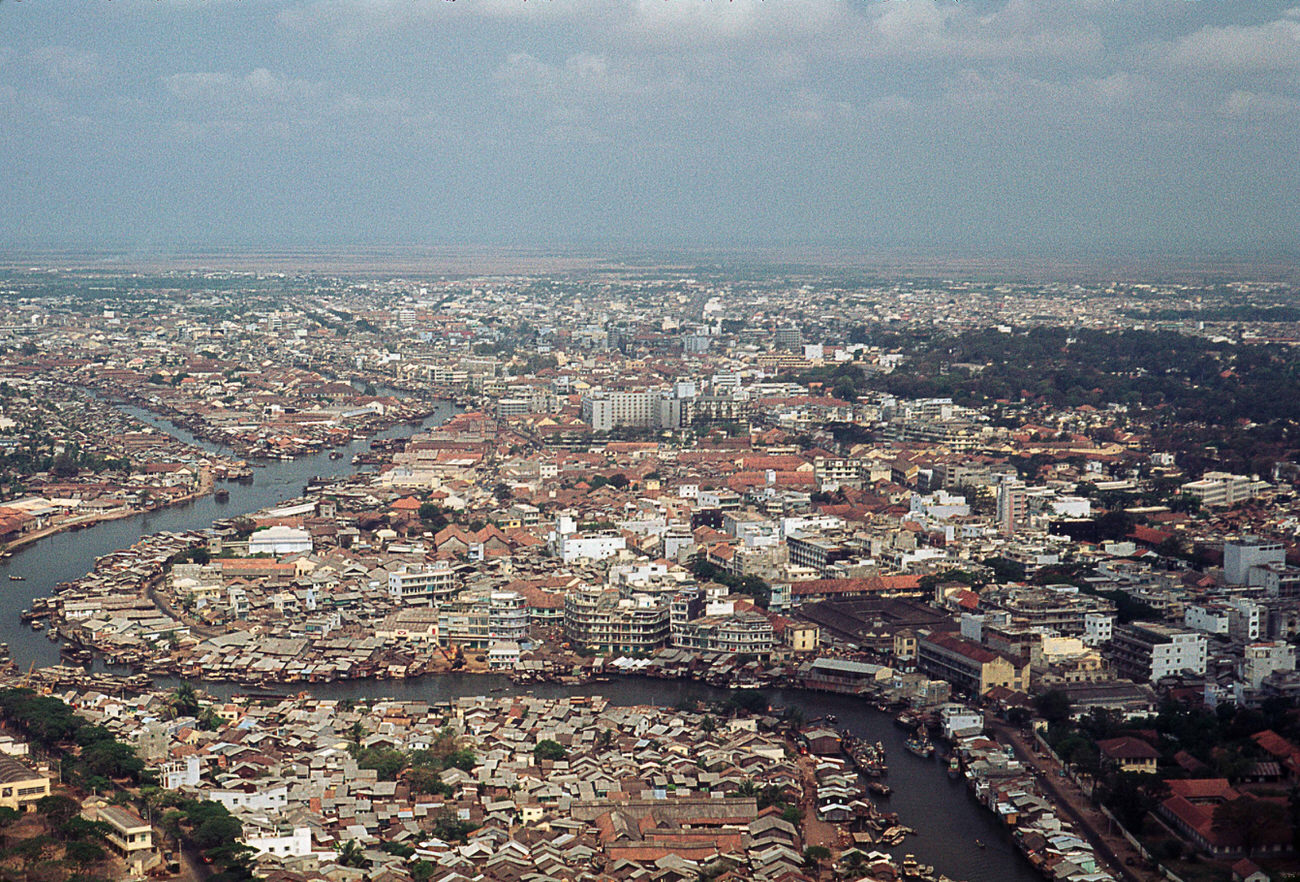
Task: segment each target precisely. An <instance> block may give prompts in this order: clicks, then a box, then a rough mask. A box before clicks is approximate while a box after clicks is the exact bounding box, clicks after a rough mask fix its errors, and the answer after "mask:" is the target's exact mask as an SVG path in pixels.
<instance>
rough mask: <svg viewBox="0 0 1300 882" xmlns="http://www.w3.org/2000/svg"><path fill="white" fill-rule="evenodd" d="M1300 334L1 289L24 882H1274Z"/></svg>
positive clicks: (960, 282) (377, 285) (949, 285)
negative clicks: (135, 881)
mask: <svg viewBox="0 0 1300 882" xmlns="http://www.w3.org/2000/svg"><path fill="white" fill-rule="evenodd" d="M1294 296H1295V289H1294V287H1293V286H1292V285H1291V284H1290V283H1288V282H1258V281H1237V280H1234V279H1231V278H1224V279H1220V280H1214V281H1204V280H1200V281H1188V280H1187V279H1178V280H1175V281H1161V280H1159V279H1153V280H1149V281H1148V280H1139V281H1131V280H1130V281H1114V280H1111V281H1104V282H1102V281H1080V282H1074V281H1071V282H1068V283H1066V282H1061V283H1043V282H1038V281H1026V280H1019V281H1004V280H999V279H997V278H994V277H991V276H990V277H988V278H986V277H985V274H972V275H971V277H970V278H967V279H963V278H960V277H952V278H949V277H934V278H929V277H924V276H921V275H918V274H915V273H911V274H900V275H899V276H898V277H890V276H888V275H885V274H877V273H874V272H867V271H863V270H853V271H847V270H843V271H841V270H829V269H815V268H790V267H786V268H780V269H777V268H770V267H763V266H759V265H755V266H752V267H747V266H735V267H731V266H724V265H706V266H697V265H693V264H683V265H681V266H663V265H657V266H650V265H645V266H639V265H620V264H614V263H611V264H608V265H605V266H600V267H590V266H588V267H584V268H581V269H573V270H569V271H564V272H551V273H522V272H521V273H516V274H501V273H484V274H481V275H436V274H414V273H411V274H405V275H399V276H394V275H383V276H368V275H362V274H354V275H329V274H293V273H282V272H276V271H251V270H250V271H199V270H187V271H181V270H170V271H168V270H156V271H151V272H136V273H116V272H102V271H97V270H82V269H69V268H62V269H56V268H46V269H36V268H29V269H23V270H17V269H14V270H9V271H6V272H5V273H4V275H3V277H2V278H0V302H3V304H4V315H5V319H4V321H3V324H2V325H0V543H2V544H0V573H3V574H4V575H5V576H7V579H6V582H5V585H6V588H7V589H8V590H9V591H10V593H11V596H12V597H14V598H27V599H26V600H21V601H19V600H14V601H12V602H11V604H10V606H9V607H7V610H6V613H5V616H6V618H7V619H8V622H7V624H5V625H4V626H3V627H4V630H5V634H6V635H8V636H7V640H8V642H6V643H5V644H4V646H3V651H4V652H5V653H6V654H7V657H6V659H5V661H4V664H5V666H6V673H5V675H4V676H5V685H4V689H3V691H0V716H2V717H3V720H4V726H5V734H4V736H3V737H0V747H2V748H3V752H4V753H5V754H7V756H6V757H0V760H3V761H2V762H0V770H3V773H4V774H3V783H4V787H3V789H2V790H0V830H2V831H3V834H4V845H5V847H4V848H3V849H2V850H0V871H3V872H5V873H9V874H23V875H25V877H26V878H31V879H37V878H40V879H50V880H62V879H74V878H75V879H83V880H89V879H109V878H113V879H117V878H135V877H144V876H151V877H156V878H187V879H188V878H193V879H204V878H219V879H224V880H237V879H249V878H263V879H268V880H284V882H290V880H317V879H328V880H338V882H351V880H362V879H370V880H387V882H401V880H419V882H423V880H428V879H433V880H448V882H455V880H462V879H463V880H479V879H482V880H498V879H499V880H508V882H515V880H522V879H534V880H543V879H556V880H566V879H572V880H578V879H595V878H612V879H635V880H640V879H647V880H650V879H653V880H660V879H667V880H670V882H675V880H696V879H708V880H721V879H731V878H742V877H743V878H751V879H762V880H773V882H776V880H809V882H814V880H824V879H830V878H835V879H845V880H894V879H926V880H941V879H952V880H960V879H969V880H972V882H979V880H981V879H1009V878H1017V879H1018V878H1024V879H1029V878H1033V877H1034V876H1035V875H1039V876H1040V877H1041V876H1043V875H1045V876H1046V877H1047V878H1050V879H1054V880H1071V882H1104V880H1121V879H1123V880H1148V879H1155V878H1162V877H1165V876H1168V877H1169V878H1179V879H1185V880H1189V882H1190V880H1198V879H1206V880H1209V879H1229V878H1234V879H1246V880H1249V882H1258V880H1260V879H1265V878H1275V879H1280V878H1285V875H1286V874H1287V873H1291V872H1295V871H1296V870H1297V869H1300V861H1298V860H1297V858H1296V852H1295V848H1296V839H1297V835H1300V823H1298V821H1300V816H1298V814H1300V799H1297V795H1296V794H1297V793H1300V790H1297V788H1296V781H1297V779H1298V777H1300V746H1298V745H1300V718H1298V717H1297V711H1296V697H1297V695H1298V694H1300V673H1297V671H1296V651H1295V647H1296V642H1297V635H1298V633H1300V630H1298V629H1300V539H1298V535H1300V496H1297V493H1296V485H1297V481H1300V468H1297V466H1296V464H1295V452H1296V449H1297V448H1300V437H1297V435H1296V432H1297V429H1296V426H1297V419H1298V418H1300V414H1297V413H1296V408H1297V407H1298V406H1300V405H1297V399H1296V397H1295V395H1294V388H1295V383H1296V377H1297V376H1298V375H1300V355H1297V354H1296V353H1297V350H1296V348H1295V344H1296V342H1297V341H1300V310H1297V308H1296V307H1295V306H1294V305H1293V303H1294ZM304 468H305V469H307V471H305V472H304V471H302V469H304ZM277 476H282V477H277ZM205 506H206V507H205ZM108 530H115V531H116V532H113V533H107V532H105V531H108ZM101 535H102V536H104V537H105V538H104V539H98V538H96V537H98V536H101ZM115 537H122V538H121V540H119V542H118V544H113V539H114V538H115ZM59 543H62V544H59ZM105 543H107V544H105ZM47 549H48V550H47ZM54 549H57V550H54ZM47 638H48V639H47ZM663 696H671V700H665V699H664V697H663ZM947 782H951V786H954V787H957V788H958V790H957V791H956V792H954V793H953V794H951V795H949V796H948V797H940V798H945V799H947V803H927V802H925V800H927V799H934V798H936V797H935V796H934V793H935V792H937V791H935V788H939V789H940V791H942V789H943V788H944V787H945V786H946V784H947ZM918 800H919V801H918ZM958 804H960V805H958ZM940 805H943V806H944V808H942V809H941V808H940ZM947 815H951V817H943V816H947ZM954 819H956V820H954ZM940 824H960V825H963V826H961V827H960V830H961V832H960V833H952V832H945V831H947V829H948V828H942V827H940V826H936V825H940ZM972 831H973V832H972ZM13 878H17V875H14V876H13Z"/></svg>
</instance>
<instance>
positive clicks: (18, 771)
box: [0, 754, 50, 811]
mask: <svg viewBox="0 0 1300 882" xmlns="http://www.w3.org/2000/svg"><path fill="white" fill-rule="evenodd" d="M49 795H50V776H49V775H47V774H46V773H44V772H38V771H36V770H35V769H33V768H32V767H31V766H29V765H27V764H26V763H24V762H20V761H19V760H16V759H14V758H13V757H12V756H9V755H8V754H0V808H10V809H14V810H16V811H27V810H28V809H30V808H31V807H32V806H34V805H35V804H36V802H37V801H38V800H39V799H41V797H44V796H49Z"/></svg>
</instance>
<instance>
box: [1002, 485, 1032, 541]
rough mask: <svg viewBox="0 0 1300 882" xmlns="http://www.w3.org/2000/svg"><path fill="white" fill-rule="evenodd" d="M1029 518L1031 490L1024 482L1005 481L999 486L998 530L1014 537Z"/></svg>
mask: <svg viewBox="0 0 1300 882" xmlns="http://www.w3.org/2000/svg"><path fill="white" fill-rule="evenodd" d="M1028 518H1029V489H1028V488H1027V487H1026V486H1025V485H1024V482H1022V481H1003V482H1002V483H1001V484H999V485H998V530H999V531H1001V533H1002V535H1004V536H1011V535H1014V534H1015V532H1016V530H1018V529H1020V528H1021V527H1023V526H1024V525H1025V523H1026V522H1027V521H1028Z"/></svg>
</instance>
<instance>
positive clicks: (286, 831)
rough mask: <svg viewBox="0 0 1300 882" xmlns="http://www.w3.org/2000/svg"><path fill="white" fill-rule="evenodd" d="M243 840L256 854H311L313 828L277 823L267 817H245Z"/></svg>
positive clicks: (300, 855) (279, 855)
mask: <svg viewBox="0 0 1300 882" xmlns="http://www.w3.org/2000/svg"><path fill="white" fill-rule="evenodd" d="M242 820H243V825H244V833H243V836H242V841H243V843H244V845H247V846H248V847H249V848H251V849H252V850H253V852H254V853H255V854H259V855H260V854H272V855H275V856H276V857H305V856H307V855H309V854H311V851H312V848H311V828H310V827H306V826H301V827H294V826H290V825H288V824H277V823H274V822H272V821H270V820H267V819H253V818H244V819H242Z"/></svg>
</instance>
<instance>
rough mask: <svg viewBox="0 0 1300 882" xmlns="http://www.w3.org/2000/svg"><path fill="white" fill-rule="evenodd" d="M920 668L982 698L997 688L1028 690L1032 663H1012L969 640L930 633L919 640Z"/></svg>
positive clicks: (1015, 660) (1013, 660) (1014, 660)
mask: <svg viewBox="0 0 1300 882" xmlns="http://www.w3.org/2000/svg"><path fill="white" fill-rule="evenodd" d="M916 649H917V660H916V661H917V667H919V668H920V669H921V670H922V671H925V672H926V673H927V674H929V675H931V676H932V677H937V678H939V679H941V680H947V681H948V682H949V683H951V684H952V685H953V686H954V687H955V688H957V689H962V690H965V691H967V692H970V693H972V694H975V695H983V694H984V693H985V692H987V691H988V690H990V689H992V688H993V687H994V686H1005V687H1006V688H1008V689H1014V690H1016V691H1018V692H1024V691H1027V690H1028V689H1029V663H1028V661H1020V660H1018V659H1011V658H1008V657H1007V656H1005V655H1002V654H1000V653H997V652H994V651H993V650H991V649H989V648H987V647H985V646H981V645H980V644H978V643H975V642H973V641H970V640H963V639H962V638H961V637H957V636H954V635H953V634H948V633H943V632H931V633H930V634H927V635H923V636H921V637H920V639H918V640H917V644H916Z"/></svg>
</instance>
